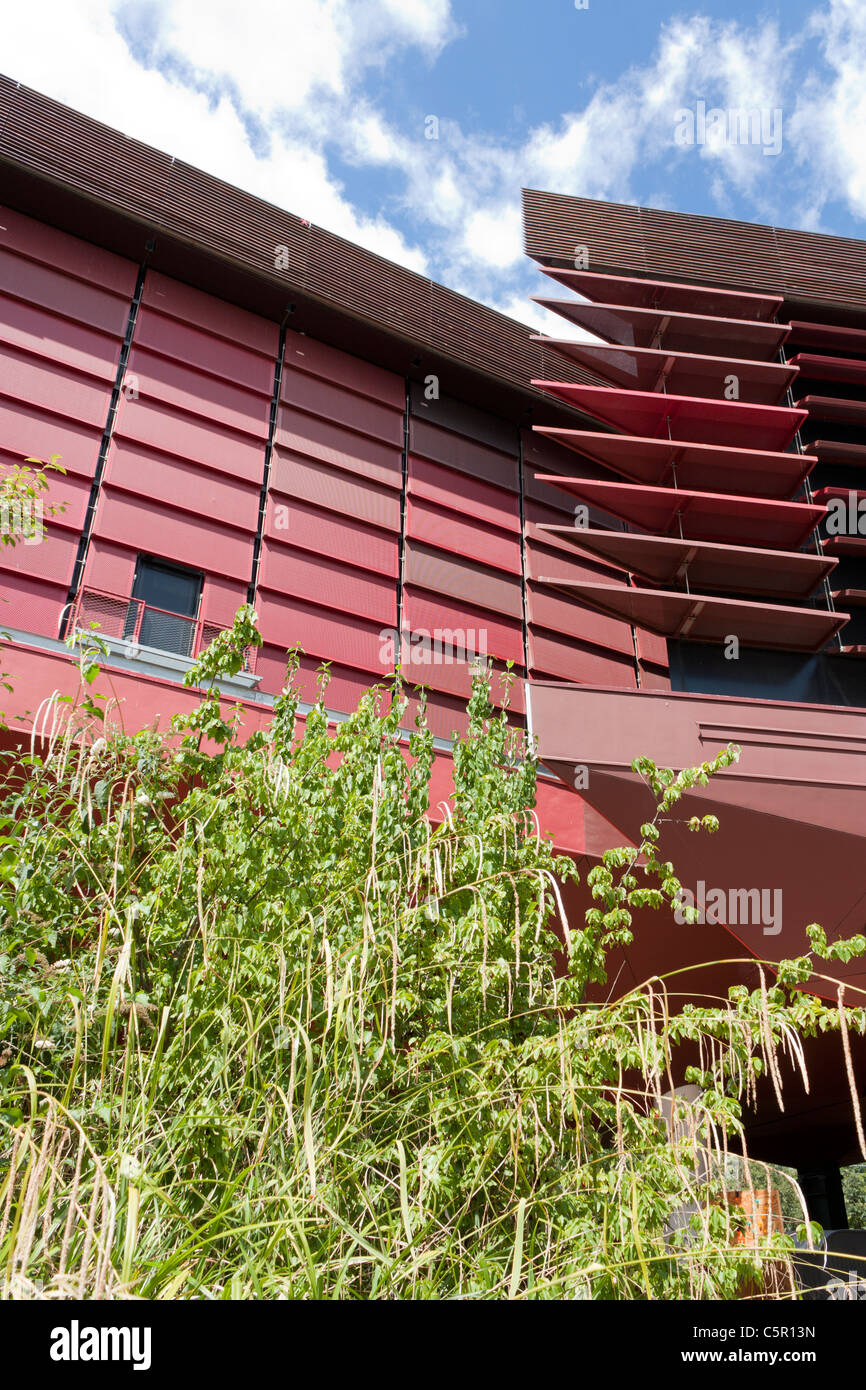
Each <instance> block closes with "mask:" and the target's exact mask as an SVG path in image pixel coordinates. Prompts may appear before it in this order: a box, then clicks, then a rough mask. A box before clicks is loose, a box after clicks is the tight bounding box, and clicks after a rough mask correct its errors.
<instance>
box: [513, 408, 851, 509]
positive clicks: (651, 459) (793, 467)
mask: <svg viewBox="0 0 866 1390" xmlns="http://www.w3.org/2000/svg"><path fill="white" fill-rule="evenodd" d="M535 431H536V433H537V434H543V435H546V436H547V437H548V438H549V439H552V440H554V441H555V442H556V443H557V444H561V445H563V446H564V447H565V448H566V449H572V450H573V451H574V452H575V453H576V454H579V455H581V456H582V457H583V458H585V459H589V460H591V461H592V462H593V463H600V464H602V465H603V466H604V467H605V468H611V469H613V470H614V471H615V472H616V473H621V474H622V476H623V477H624V478H628V479H630V480H631V481H632V482H636V483H649V484H651V485H653V486H657V487H663V486H674V487H675V486H677V485H679V486H680V487H684V488H691V489H692V490H693V491H695V492H715V491H716V490H717V489H718V487H719V485H720V484H721V483H724V485H725V491H726V492H737V493H740V494H742V495H743V496H749V497H782V498H786V497H790V496H792V494H793V493H794V492H796V491H797V489H798V488H799V487H800V486H801V484H802V483H803V481H804V480H805V479H806V478H807V477H808V476H809V474H810V473H811V471H812V469H813V468H814V466H815V463H816V462H817V460H816V458H815V456H814V454H794V453H789V454H783V453H769V452H767V451H766V450H762V449H737V448H726V447H725V446H724V445H716V444H690V443H687V442H685V441H677V440H669V439H647V438H643V437H641V436H640V435H624V434H599V432H598V431H597V430H570V429H560V428H554V427H551V426H547V425H536V426H535ZM812 447H813V449H814V450H815V452H817V449H818V446H817V445H813V446H812ZM834 447H835V446H834ZM844 447H846V448H852V449H853V448H855V447H856V446H853V445H848V446H844ZM860 452H861V454H862V456H863V457H862V460H855V459H852V460H851V461H852V462H857V461H862V462H866V448H863V449H861V450H860Z"/></svg>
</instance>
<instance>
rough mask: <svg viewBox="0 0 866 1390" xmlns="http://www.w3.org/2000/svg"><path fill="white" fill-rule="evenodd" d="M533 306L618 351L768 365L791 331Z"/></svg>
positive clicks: (632, 311) (669, 315)
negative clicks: (651, 350)
mask: <svg viewBox="0 0 866 1390" xmlns="http://www.w3.org/2000/svg"><path fill="white" fill-rule="evenodd" d="M534 302H535V303H536V304H540V305H541V307H542V308H543V309H549V310H550V312H551V313H553V314H560V315H561V316H562V318H565V319H568V321H569V322H570V323H574V324H577V326H578V328H585V329H586V330H587V332H589V333H595V334H597V335H598V336H599V337H600V338H605V339H606V340H607V341H608V342H610V343H621V344H622V345H623V346H624V347H661V348H667V349H669V350H670V351H671V352H712V353H716V354H718V353H720V354H723V355H724V354H726V353H730V354H731V355H735V356H737V357H754V358H756V359H760V360H762V361H769V360H770V359H771V358H774V357H775V356H776V355H777V353H778V351H779V348H780V347H781V346H782V344H783V343H784V342H785V341H786V339H787V337H788V335H789V333H790V331H791V330H790V328H789V327H788V325H787V324H784V323H764V322H760V321H758V320H751V321H750V320H748V319H728V318H720V317H714V318H713V317H708V316H707V315H706V314H687V313H682V312H677V311H674V310H672V309H636V308H631V307H629V306H627V305H625V304H590V303H583V302H581V301H580V300H577V299H548V298H544V297H542V296H535V297H534Z"/></svg>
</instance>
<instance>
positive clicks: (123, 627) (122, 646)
mask: <svg viewBox="0 0 866 1390" xmlns="http://www.w3.org/2000/svg"><path fill="white" fill-rule="evenodd" d="M94 623H95V624H97V627H96V629H95V630H96V633H97V635H98V636H99V637H103V638H105V639H106V640H107V641H108V643H109V645H110V646H111V647H112V648H113V649H115V650H120V651H123V652H124V653H125V654H126V655H127V656H143V657H146V656H147V654H148V653H149V652H152V653H162V654H169V655H172V656H175V657H179V658H181V663H179V664H182V665H183V666H185V667H186V666H188V665H190V664H191V663H192V662H193V661H195V660H196V658H197V657H199V656H200V655H201V653H202V652H203V651H204V650H205V648H206V647H208V646H210V644H211V642H212V641H213V640H214V638H215V637H216V636H217V635H218V634H219V633H220V632H223V631H225V629H224V628H222V627H219V626H218V625H217V624H216V623H212V622H206V621H205V620H204V618H186V617H184V616H183V615H182V614H180V613H171V612H169V611H168V610H167V609H165V608H154V607H153V606H152V605H151V604H148V603H145V602H144V601H143V600H142V599H139V598H127V597H125V596H124V595H121V594H111V593H107V592H106V591H105V590H103V589H92V588H84V589H81V590H80V592H79V594H78V597H77V598H76V600H75V602H74V604H73V606H72V614H71V621H70V630H72V631H75V630H76V629H79V630H81V631H88V630H90V628H91V624H94ZM257 651H258V648H256V647H248V648H247V649H246V651H245V652H244V666H243V675H245V676H247V677H248V678H249V677H252V676H254V673H255V665H256V654H257ZM246 683H249V682H246Z"/></svg>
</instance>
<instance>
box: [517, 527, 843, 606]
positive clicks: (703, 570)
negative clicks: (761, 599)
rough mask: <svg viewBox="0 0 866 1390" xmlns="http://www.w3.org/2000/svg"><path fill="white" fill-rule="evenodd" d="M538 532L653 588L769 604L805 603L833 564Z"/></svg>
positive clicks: (720, 547)
mask: <svg viewBox="0 0 866 1390" xmlns="http://www.w3.org/2000/svg"><path fill="white" fill-rule="evenodd" d="M539 530H540V531H546V532H549V533H550V534H551V535H553V536H557V537H559V538H560V539H561V540H565V541H567V542H568V544H569V545H573V546H574V547H575V548H576V549H577V550H584V551H587V552H588V553H589V554H590V555H595V556H596V557H597V558H598V559H601V560H606V561H609V562H610V563H611V564H614V565H618V566H620V567H621V568H622V569H624V570H628V571H629V573H630V574H634V575H639V576H640V578H641V579H645V580H648V581H650V582H651V583H653V584H656V585H674V586H682V585H684V584H686V583H687V584H688V585H689V586H690V587H691V586H694V587H696V588H698V589H705V588H706V589H718V590H721V591H723V592H726V593H735V594H761V595H766V597H768V598H788V599H805V598H808V597H809V595H810V594H812V593H813V592H814V590H815V589H816V588H817V586H818V585H819V584H820V583H821V581H822V579H824V578H826V576H827V575H828V574H829V573H830V572H831V570H833V569H834V568H835V566H836V564H837V561H836V560H833V559H829V558H827V557H826V556H823V555H818V554H814V553H810V552H804V551H800V550H793V551H785V552H784V553H782V554H780V552H779V551H778V550H758V549H753V548H752V547H749V546H744V545H725V544H722V543H719V542H714V541H697V540H689V539H680V538H679V537H678V536H644V535H640V534H639V533H637V532H634V531H599V530H596V529H595V528H590V527H583V526H540V527H539ZM550 582H551V583H555V582H556V581H553V580H551V581H550ZM846 593H850V591H846Z"/></svg>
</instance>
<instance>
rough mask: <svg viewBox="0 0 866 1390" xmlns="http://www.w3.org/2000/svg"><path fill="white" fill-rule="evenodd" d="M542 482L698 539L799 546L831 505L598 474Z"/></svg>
mask: <svg viewBox="0 0 866 1390" xmlns="http://www.w3.org/2000/svg"><path fill="white" fill-rule="evenodd" d="M542 481H543V482H546V483H553V484H555V485H556V486H557V487H561V488H564V489H565V491H566V492H570V493H571V494H572V496H573V497H577V498H579V499H580V501H581V502H584V503H586V504H587V505H589V506H593V507H600V508H601V509H602V510H603V511H605V512H608V513H609V514H610V516H614V517H618V518H619V519H620V520H621V521H626V522H628V523H629V524H630V525H632V526H639V527H641V529H642V530H644V531H651V532H653V533H655V534H656V535H671V534H679V527H680V525H682V530H683V534H684V535H687V536H688V537H689V538H691V539H693V540H711V541H723V542H724V543H726V544H730V545H736V544H738V543H740V544H747V545H761V546H764V547H770V548H772V549H789V550H793V549H796V547H797V546H799V545H802V544H803V542H804V541H805V540H806V539H807V538H808V537H809V536H810V535H811V533H812V531H814V529H815V527H816V526H817V525H818V522H819V521H820V520H821V518H822V517H823V516H824V514H825V511H826V508H825V507H821V506H809V505H807V504H806V503H805V502H778V501H775V500H769V499H767V498H764V497H737V496H736V495H734V494H731V493H723V492H690V491H687V490H686V489H685V488H667V487H645V486H642V485H636V484H634V483H607V482H604V483H602V482H598V481H597V480H596V479H594V478H564V477H560V476H558V475H556V474H546V475H543V476H542Z"/></svg>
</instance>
